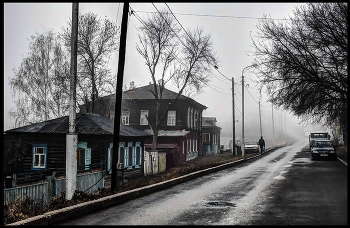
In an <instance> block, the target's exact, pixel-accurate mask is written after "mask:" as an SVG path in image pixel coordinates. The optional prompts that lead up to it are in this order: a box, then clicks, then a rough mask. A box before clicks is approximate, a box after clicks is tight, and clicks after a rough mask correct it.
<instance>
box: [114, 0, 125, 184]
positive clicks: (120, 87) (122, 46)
mask: <svg viewBox="0 0 350 228" xmlns="http://www.w3.org/2000/svg"><path fill="white" fill-rule="evenodd" d="M128 13H129V2H124V7H123V19H122V26H121V34H120V42H119V43H120V47H119V62H118V74H117V89H116V93H115V95H116V97H115V109H114V132H113V148H112V159H111V161H112V175H111V190H112V191H114V190H116V189H117V170H116V163H117V162H118V148H119V146H118V145H119V132H120V113H121V105H122V90H123V77H124V65H125V49H126V34H127V23H128ZM114 148H115V149H114ZM121 157H122V155H121Z"/></svg>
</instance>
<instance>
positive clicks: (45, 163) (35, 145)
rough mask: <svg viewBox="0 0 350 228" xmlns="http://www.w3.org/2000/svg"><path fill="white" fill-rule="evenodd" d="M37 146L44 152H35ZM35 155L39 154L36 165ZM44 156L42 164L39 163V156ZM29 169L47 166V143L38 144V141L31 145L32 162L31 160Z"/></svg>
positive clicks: (39, 168)
mask: <svg viewBox="0 0 350 228" xmlns="http://www.w3.org/2000/svg"><path fill="white" fill-rule="evenodd" d="M37 148H44V149H45V152H44V153H42V154H39V153H35V151H36V149H37ZM35 155H39V162H38V164H39V165H38V166H35V165H34V162H35ZM42 156H44V166H42V165H41V157H42ZM31 163H32V164H31V170H43V169H46V168H47V144H44V143H42V144H40V143H35V144H33V145H32V162H31Z"/></svg>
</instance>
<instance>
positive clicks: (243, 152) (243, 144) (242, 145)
mask: <svg viewBox="0 0 350 228" xmlns="http://www.w3.org/2000/svg"><path fill="white" fill-rule="evenodd" d="M246 68H247V67H246ZM246 68H244V69H243V70H242V142H241V151H242V156H244V158H245V157H246V156H245V151H244V146H245V142H244V76H243V71H244V70H245V69H246Z"/></svg>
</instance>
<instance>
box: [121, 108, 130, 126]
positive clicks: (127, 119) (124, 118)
mask: <svg viewBox="0 0 350 228" xmlns="http://www.w3.org/2000/svg"><path fill="white" fill-rule="evenodd" d="M125 113H127V115H124V114H125ZM121 118H122V121H121V122H122V124H123V125H129V124H130V111H122V116H121Z"/></svg>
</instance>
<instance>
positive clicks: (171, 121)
mask: <svg viewBox="0 0 350 228" xmlns="http://www.w3.org/2000/svg"><path fill="white" fill-rule="evenodd" d="M168 125H171V126H175V125H176V111H168Z"/></svg>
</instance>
